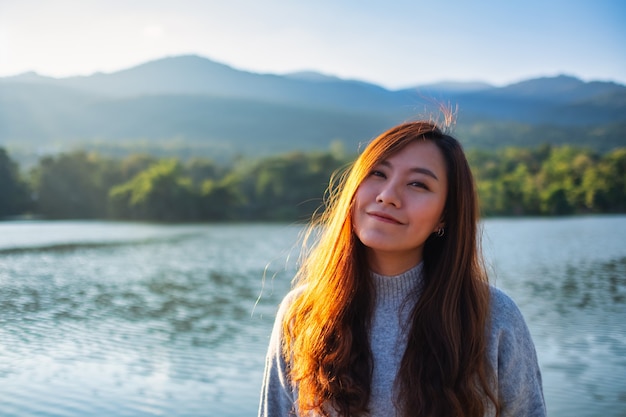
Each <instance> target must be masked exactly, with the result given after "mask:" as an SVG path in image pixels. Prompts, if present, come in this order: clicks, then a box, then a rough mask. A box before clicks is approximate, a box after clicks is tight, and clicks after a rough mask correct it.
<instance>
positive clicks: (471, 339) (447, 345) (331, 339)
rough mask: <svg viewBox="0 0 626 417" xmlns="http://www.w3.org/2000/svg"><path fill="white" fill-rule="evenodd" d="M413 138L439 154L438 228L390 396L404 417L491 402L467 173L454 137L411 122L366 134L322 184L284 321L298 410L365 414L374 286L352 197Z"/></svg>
mask: <svg viewBox="0 0 626 417" xmlns="http://www.w3.org/2000/svg"><path fill="white" fill-rule="evenodd" d="M416 140H430V141H433V143H435V144H436V145H437V146H438V148H439V149H440V151H441V152H442V154H443V156H444V160H445V162H446V168H447V177H448V193H447V197H446V204H445V208H444V223H445V234H444V236H443V237H437V236H431V237H429V238H428V239H427V241H426V243H425V245H424V252H423V259H424V261H423V272H422V273H423V278H424V290H423V294H422V295H421V297H420V298H419V301H418V302H417V304H416V305H415V307H414V308H413V312H412V316H411V320H412V322H411V327H410V332H409V337H408V343H407V347H406V351H405V353H404V357H403V359H402V363H401V366H400V370H399V373H398V376H397V379H396V394H397V396H396V403H397V405H398V406H399V408H400V410H402V411H401V412H402V413H403V415H405V416H407V417H408V416H409V415H411V416H464V417H465V416H466V417H470V416H472V417H473V416H482V415H484V413H485V411H486V410H487V407H489V406H490V405H489V402H490V403H491V405H493V406H495V408H496V410H498V408H499V407H498V404H497V399H496V397H495V395H494V393H493V389H492V383H493V381H492V378H493V370H491V369H490V367H489V363H488V362H487V359H486V343H487V342H486V326H487V324H488V322H487V321H488V316H489V288H488V285H487V277H486V274H485V272H484V268H483V266H482V262H481V256H480V251H479V249H480V248H479V243H478V239H477V236H478V229H477V228H478V226H477V222H478V208H477V197H476V191H475V185H474V181H473V177H472V174H471V171H470V168H469V165H468V163H467V160H466V158H465V155H464V153H463V150H462V147H461V145H460V144H459V142H458V141H457V140H456V139H454V138H453V137H451V136H449V135H447V134H444V133H443V132H442V131H441V130H440V128H439V127H438V126H437V125H436V124H435V123H432V122H426V121H418V122H409V123H404V124H401V125H399V126H396V127H394V128H392V129H390V130H388V131H387V132H385V133H383V134H381V135H380V136H378V137H377V138H376V139H374V140H373V141H372V142H371V143H370V145H369V146H368V147H367V148H366V149H365V150H364V152H363V153H362V154H361V155H360V156H359V157H358V158H357V160H356V161H355V163H354V164H353V166H352V168H351V169H350V170H349V171H348V172H346V173H345V174H344V175H343V176H342V177H341V178H340V180H339V181H338V184H337V187H332V186H331V188H330V190H331V191H330V194H329V198H328V204H327V209H326V210H325V211H324V213H323V214H322V215H321V216H320V218H319V219H318V220H317V221H314V222H313V223H312V225H311V228H310V229H309V231H310V233H318V234H317V235H316V236H317V238H316V239H315V245H314V247H313V249H312V250H311V251H310V252H308V253H307V254H306V256H305V257H304V259H303V262H302V264H301V267H300V269H299V271H298V274H297V276H296V282H297V283H298V284H300V285H302V286H303V287H302V290H301V291H300V292H299V293H298V296H297V297H296V298H295V299H294V301H293V303H292V304H291V306H290V307H289V309H288V311H287V315H286V319H285V321H284V322H283V331H284V334H285V338H284V344H283V354H284V355H285V357H286V358H287V360H288V363H289V377H290V378H291V380H292V382H293V383H294V384H296V385H297V387H298V399H297V408H298V410H299V412H300V413H301V414H302V415H307V414H308V413H312V414H315V413H317V414H320V415H327V414H328V410H329V407H333V408H334V409H335V410H336V411H338V412H339V414H340V415H342V416H353V415H356V414H359V413H366V412H367V405H368V401H369V397H370V380H371V374H372V353H371V351H370V348H369V339H368V328H369V325H370V318H371V311H372V297H373V289H372V288H371V282H370V280H369V279H368V278H369V276H370V275H369V274H370V272H369V268H368V263H367V259H366V256H365V251H364V247H363V245H362V244H361V242H360V241H359V239H358V238H357V237H356V235H355V234H354V232H353V231H352V205H353V201H354V195H355V193H356V191H357V188H358V187H359V185H360V184H361V182H362V181H363V180H364V179H365V177H366V176H367V175H368V174H369V172H370V171H371V169H372V168H373V167H374V166H375V165H376V164H377V163H379V162H380V161H382V160H385V159H387V158H389V157H390V156H391V155H393V154H395V153H396V152H399V151H400V150H401V149H403V148H404V147H405V146H406V145H407V144H409V143H411V142H412V141H416ZM309 236H310V235H309Z"/></svg>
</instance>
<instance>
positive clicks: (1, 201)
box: [0, 148, 31, 218]
mask: <svg viewBox="0 0 626 417" xmlns="http://www.w3.org/2000/svg"><path fill="white" fill-rule="evenodd" d="M30 203H31V202H30V193H29V190H28V186H27V185H26V183H25V182H24V180H23V179H22V177H21V175H20V172H19V168H18V166H17V164H16V163H15V162H14V161H13V160H12V159H11V158H10V157H9V155H8V153H7V152H6V150H5V149H3V148H0V218H3V217H6V216H14V215H17V214H22V213H24V212H25V211H27V210H29V209H30V205H31V204H30Z"/></svg>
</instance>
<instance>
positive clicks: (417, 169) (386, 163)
mask: <svg viewBox="0 0 626 417" xmlns="http://www.w3.org/2000/svg"><path fill="white" fill-rule="evenodd" d="M380 165H383V166H386V167H387V168H393V167H392V164H391V162H389V161H387V160H385V161H382V162H381V163H380ZM409 171H410V172H415V173H417V174H424V175H428V176H429V177H432V178H434V179H435V180H437V181H439V178H437V176H436V175H435V173H434V172H432V171H431V170H430V169H428V168H421V167H414V168H411V169H410V170H409Z"/></svg>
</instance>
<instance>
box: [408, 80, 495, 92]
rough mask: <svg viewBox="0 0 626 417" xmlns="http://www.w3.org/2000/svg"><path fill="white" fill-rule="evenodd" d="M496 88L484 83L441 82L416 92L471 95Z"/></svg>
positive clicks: (420, 87) (424, 86)
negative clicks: (471, 93)
mask: <svg viewBox="0 0 626 417" xmlns="http://www.w3.org/2000/svg"><path fill="white" fill-rule="evenodd" d="M491 88H495V87H494V86H493V85H491V84H488V83H486V82H483V81H440V82H436V83H431V84H423V85H419V86H416V87H414V89H416V90H426V91H440V92H445V93H470V92H476V91H483V90H489V89H491Z"/></svg>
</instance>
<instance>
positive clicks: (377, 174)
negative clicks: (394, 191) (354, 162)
mask: <svg viewBox="0 0 626 417" xmlns="http://www.w3.org/2000/svg"><path fill="white" fill-rule="evenodd" d="M370 175H372V176H374V177H382V178H385V174H384V173H383V172H382V171H376V170H374V171H372V172H371V173H370Z"/></svg>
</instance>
